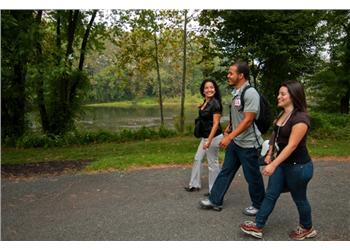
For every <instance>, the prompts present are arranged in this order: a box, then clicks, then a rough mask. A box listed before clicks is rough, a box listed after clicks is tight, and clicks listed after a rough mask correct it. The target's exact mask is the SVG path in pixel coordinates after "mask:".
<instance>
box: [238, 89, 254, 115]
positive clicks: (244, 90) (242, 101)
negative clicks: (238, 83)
mask: <svg viewBox="0 0 350 250" xmlns="http://www.w3.org/2000/svg"><path fill="white" fill-rule="evenodd" d="M249 88H252V86H251V85H248V86H246V87H245V88H244V89H243V90H242V93H241V106H242V107H241V108H240V109H239V111H243V110H244V95H245V92H246V91H247V89H249Z"/></svg>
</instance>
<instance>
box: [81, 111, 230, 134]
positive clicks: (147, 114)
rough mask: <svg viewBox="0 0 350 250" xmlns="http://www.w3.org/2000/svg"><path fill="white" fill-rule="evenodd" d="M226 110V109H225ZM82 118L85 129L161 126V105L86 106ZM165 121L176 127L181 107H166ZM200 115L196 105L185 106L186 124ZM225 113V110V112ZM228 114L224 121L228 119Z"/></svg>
mask: <svg viewBox="0 0 350 250" xmlns="http://www.w3.org/2000/svg"><path fill="white" fill-rule="evenodd" d="M224 111H225V110H224ZM84 113H85V114H84V115H83V116H82V119H81V120H79V121H78V124H77V125H79V126H82V127H83V128H85V129H105V130H113V131H114V130H119V129H133V128H141V127H143V126H144V127H159V126H160V110H159V107H157V106H153V107H146V108H145V107H137V106H134V107H128V108H120V107H86V108H85V111H84ZM163 114H164V123H165V126H166V127H167V128H175V124H178V123H179V117H180V108H178V107H164V110H163ZM197 115H198V109H197V107H196V106H186V107H185V126H186V125H193V123H194V119H195V118H196V117H197ZM224 115H225V112H224ZM227 120H228V116H226V117H223V118H222V121H227Z"/></svg>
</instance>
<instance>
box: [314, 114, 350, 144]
mask: <svg viewBox="0 0 350 250" xmlns="http://www.w3.org/2000/svg"><path fill="white" fill-rule="evenodd" d="M310 116H311V135H312V136H313V137H314V138H330V139H344V140H346V139H350V116H349V115H346V114H326V113H318V112H311V113H310Z"/></svg>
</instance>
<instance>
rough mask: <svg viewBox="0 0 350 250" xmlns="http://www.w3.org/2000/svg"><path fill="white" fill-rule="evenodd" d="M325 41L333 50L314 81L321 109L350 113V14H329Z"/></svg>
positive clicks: (316, 101)
mask: <svg viewBox="0 0 350 250" xmlns="http://www.w3.org/2000/svg"><path fill="white" fill-rule="evenodd" d="M323 24H324V25H323V30H324V42H325V45H327V47H328V48H329V49H328V51H326V54H327V55H329V58H325V59H324V61H323V63H321V64H319V71H318V73H317V74H315V75H314V76H313V77H312V78H311V82H310V85H311V86H310V88H311V90H312V91H313V93H314V96H315V100H313V103H315V106H316V108H317V109H320V110H323V111H328V112H340V113H343V114H349V104H350V11H349V10H332V11H327V13H326V15H325V16H324V22H323Z"/></svg>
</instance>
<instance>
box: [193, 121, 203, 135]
mask: <svg viewBox="0 0 350 250" xmlns="http://www.w3.org/2000/svg"><path fill="white" fill-rule="evenodd" d="M203 128H204V124H203V120H202V119H201V117H200V116H198V117H197V118H196V119H195V120H194V131H193V134H194V136H195V137H197V138H201V137H203Z"/></svg>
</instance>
